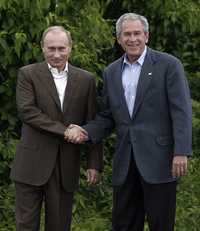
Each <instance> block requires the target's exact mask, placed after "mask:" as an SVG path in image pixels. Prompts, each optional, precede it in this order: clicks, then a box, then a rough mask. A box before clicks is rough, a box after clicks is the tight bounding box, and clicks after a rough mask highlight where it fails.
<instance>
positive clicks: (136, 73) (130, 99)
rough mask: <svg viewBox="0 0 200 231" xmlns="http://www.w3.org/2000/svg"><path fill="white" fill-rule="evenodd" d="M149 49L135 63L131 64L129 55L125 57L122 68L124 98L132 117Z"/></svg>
mask: <svg viewBox="0 0 200 231" xmlns="http://www.w3.org/2000/svg"><path fill="white" fill-rule="evenodd" d="M146 52H147V48H146V46H145V49H144V51H143V53H142V54H141V56H140V57H139V58H138V60H137V61H135V62H134V63H130V62H129V60H128V58H127V55H125V56H124V61H123V66H122V85H123V88H124V96H125V99H126V104H127V107H128V111H129V115H130V117H132V114H133V109H134V104H135V98H136V93H137V85H138V80H139V77H140V72H141V69H142V65H143V63H144V59H145V56H146Z"/></svg>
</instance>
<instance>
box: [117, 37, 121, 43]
mask: <svg viewBox="0 0 200 231" xmlns="http://www.w3.org/2000/svg"><path fill="white" fill-rule="evenodd" d="M117 42H118V44H119V45H121V39H120V37H118V38H117Z"/></svg>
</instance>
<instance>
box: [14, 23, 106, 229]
mask: <svg viewBox="0 0 200 231" xmlns="http://www.w3.org/2000/svg"><path fill="white" fill-rule="evenodd" d="M41 45H42V51H43V54H44V57H45V62H42V63H36V64H31V65H27V66H25V67H22V68H21V69H20V70H19V75H18V83H17V107H18V112H19V116H20V118H21V120H22V122H23V125H22V134H21V140H20V142H19V144H18V146H17V150H16V156H15V159H14V162H13V167H12V170H11V178H12V179H13V180H14V181H15V188H16V230H17V231H38V230H39V226H40V211H41V207H42V202H43V201H44V202H45V230H46V231H69V230H70V224H71V216H72V200H73V193H74V190H76V189H77V187H78V180H79V172H80V147H79V145H75V144H72V143H68V142H67V141H65V140H64V136H66V132H67V131H66V127H67V126H68V125H69V124H71V123H73V124H79V125H82V124H84V123H85V122H86V121H88V120H91V119H92V118H93V117H94V115H95V106H96V105H95V104H96V103H95V102H96V100H95V98H96V96H95V91H96V89H95V81H94V78H93V77H92V75H91V74H90V73H89V72H87V71H85V70H82V69H80V68H77V67H74V66H72V65H70V64H69V63H68V58H69V54H70V51H71V47H72V40H71V36H70V33H69V32H68V31H66V30H65V29H64V28H63V27H60V26H54V27H49V28H47V30H46V31H44V33H43V36H42V41H41ZM89 149H90V152H89V154H88V165H87V168H88V170H87V181H88V182H89V183H90V184H95V183H96V182H97V181H98V174H99V170H101V168H102V150H101V145H92V146H90V147H89Z"/></svg>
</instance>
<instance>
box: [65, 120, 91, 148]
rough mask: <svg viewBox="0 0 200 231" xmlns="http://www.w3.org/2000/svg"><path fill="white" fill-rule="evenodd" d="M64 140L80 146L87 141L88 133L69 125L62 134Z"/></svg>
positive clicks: (74, 125)
mask: <svg viewBox="0 0 200 231" xmlns="http://www.w3.org/2000/svg"><path fill="white" fill-rule="evenodd" d="M64 139H65V140H67V141H68V142H71V143H74V144H81V143H83V142H85V141H87V140H88V133H87V131H85V130H84V129H83V128H82V127H80V126H78V125H76V124H70V125H69V126H68V127H67V129H66V130H65V132H64Z"/></svg>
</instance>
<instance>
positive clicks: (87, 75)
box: [69, 64, 94, 80]
mask: <svg viewBox="0 0 200 231" xmlns="http://www.w3.org/2000/svg"><path fill="white" fill-rule="evenodd" d="M69 73H71V74H73V75H75V76H77V77H79V78H83V79H84V80H86V79H87V80H92V79H94V75H93V74H92V73H91V72H89V71H87V70H85V69H82V68H80V67H76V66H73V65H71V64H69Z"/></svg>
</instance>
